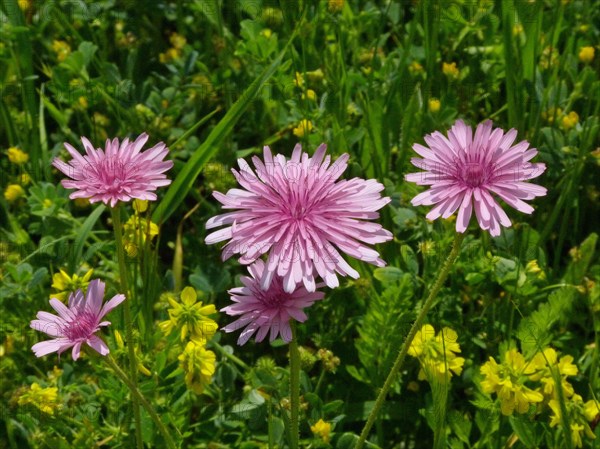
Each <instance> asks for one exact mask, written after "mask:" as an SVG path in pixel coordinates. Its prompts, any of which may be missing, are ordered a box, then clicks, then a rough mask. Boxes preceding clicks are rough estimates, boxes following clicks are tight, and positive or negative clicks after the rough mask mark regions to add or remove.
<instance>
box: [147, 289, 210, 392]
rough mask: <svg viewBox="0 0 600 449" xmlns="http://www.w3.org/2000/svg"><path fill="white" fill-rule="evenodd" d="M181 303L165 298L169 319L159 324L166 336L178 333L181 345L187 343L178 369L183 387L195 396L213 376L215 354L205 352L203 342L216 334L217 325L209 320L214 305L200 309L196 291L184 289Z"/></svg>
mask: <svg viewBox="0 0 600 449" xmlns="http://www.w3.org/2000/svg"><path fill="white" fill-rule="evenodd" d="M180 297H181V302H177V301H175V299H173V298H171V297H167V300H168V302H169V304H170V305H171V308H170V309H169V310H168V313H169V319H168V320H166V321H163V322H162V323H160V324H159V326H160V328H161V330H162V331H163V332H164V333H165V335H169V334H170V333H171V331H173V329H175V328H177V329H180V335H181V341H183V340H185V339H186V338H187V337H188V336H189V338H190V341H188V343H187V344H186V346H185V349H184V350H183V352H182V353H181V354H180V355H179V358H178V359H179V366H180V368H181V369H182V370H183V371H184V373H185V377H184V379H185V384H186V385H187V387H188V388H189V389H190V390H192V391H193V392H194V393H196V394H201V393H202V392H203V391H204V388H205V387H206V385H208V384H209V383H210V382H211V380H212V376H213V374H214V373H215V363H216V356H215V353H214V352H212V351H210V350H208V349H206V342H207V341H208V340H209V339H210V338H211V337H212V336H213V335H214V334H215V332H216V331H217V328H218V325H217V323H216V322H215V321H214V320H213V319H212V318H210V317H209V315H213V314H215V313H217V310H216V308H215V306H214V304H209V305H205V306H203V305H202V301H197V299H198V296H197V294H196V290H195V289H193V288H192V287H186V288H184V289H183V291H182V292H181V295H180Z"/></svg>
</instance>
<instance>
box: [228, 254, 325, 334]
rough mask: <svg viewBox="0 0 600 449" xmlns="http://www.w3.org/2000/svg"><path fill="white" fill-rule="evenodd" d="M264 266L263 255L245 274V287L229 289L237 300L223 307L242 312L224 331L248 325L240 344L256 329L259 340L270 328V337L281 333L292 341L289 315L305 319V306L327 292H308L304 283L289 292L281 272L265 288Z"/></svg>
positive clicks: (233, 311)
mask: <svg viewBox="0 0 600 449" xmlns="http://www.w3.org/2000/svg"><path fill="white" fill-rule="evenodd" d="M264 270H265V263H264V262H263V261H262V260H261V259H259V260H257V261H256V262H255V263H254V264H252V265H250V266H249V267H248V271H249V272H250V276H251V277H248V276H243V277H242V284H244V287H237V288H233V289H231V290H229V292H228V293H229V294H230V295H231V299H232V301H233V302H235V304H232V305H230V306H227V307H224V308H223V309H221V311H222V312H226V313H227V314H228V315H233V316H235V315H241V317H240V318H239V319H238V320H237V321H234V322H233V323H231V324H229V325H228V326H225V327H224V328H223V330H224V331H225V332H233V331H236V330H239V329H241V328H243V327H245V329H244V330H243V331H242V333H241V335H240V337H239V338H238V344H239V345H243V344H245V343H246V342H247V341H248V340H249V339H250V337H252V335H253V334H254V333H255V332H256V341H257V342H259V341H262V340H263V339H264V338H265V337H266V335H267V333H269V332H270V337H269V340H270V341H273V340H275V338H277V336H278V335H281V338H282V339H283V340H284V341H286V342H288V343H289V342H290V341H291V340H292V329H291V328H290V319H294V320H296V321H299V322H301V323H303V322H304V321H306V319H307V316H306V314H305V313H304V311H303V309H304V308H306V307H310V306H311V305H312V304H313V303H314V302H315V301H318V300H319V299H323V297H324V296H325V295H324V293H323V292H319V291H315V292H309V291H308V290H306V289H305V288H304V287H303V286H299V287H298V288H296V289H295V290H294V291H293V292H292V293H287V292H286V291H285V290H284V289H283V279H282V278H281V277H280V276H275V278H274V279H273V281H272V282H271V284H270V285H269V287H268V288H267V289H266V290H263V289H262V288H261V285H260V279H261V277H262V275H263V272H264ZM321 286H322V284H318V285H317V286H316V287H321Z"/></svg>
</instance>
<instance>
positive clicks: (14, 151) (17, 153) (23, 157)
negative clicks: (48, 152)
mask: <svg viewBox="0 0 600 449" xmlns="http://www.w3.org/2000/svg"><path fill="white" fill-rule="evenodd" d="M6 153H7V155H8V160H9V161H10V162H12V163H13V164H17V165H21V164H24V163H25V162H27V161H28V160H29V155H28V154H27V153H25V152H24V151H23V150H21V149H19V148H17V147H10V148H9V149H8V151H7V152H6Z"/></svg>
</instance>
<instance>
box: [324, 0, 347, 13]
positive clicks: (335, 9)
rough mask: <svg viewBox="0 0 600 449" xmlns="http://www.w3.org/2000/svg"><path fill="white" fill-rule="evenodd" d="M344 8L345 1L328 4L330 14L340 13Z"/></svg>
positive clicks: (339, 0) (331, 0)
mask: <svg viewBox="0 0 600 449" xmlns="http://www.w3.org/2000/svg"><path fill="white" fill-rule="evenodd" d="M343 8H344V0H329V1H328V2H327V9H329V11H330V12H339V11H341V10H342V9H343Z"/></svg>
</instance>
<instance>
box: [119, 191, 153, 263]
mask: <svg viewBox="0 0 600 449" xmlns="http://www.w3.org/2000/svg"><path fill="white" fill-rule="evenodd" d="M136 201H138V200H136ZM144 207H145V208H148V205H147V204H146V205H144V203H143V202H141V201H140V202H138V203H135V202H134V204H133V208H134V209H135V210H136V213H135V214H134V215H132V216H131V217H129V219H128V220H127V222H126V223H125V224H124V225H123V247H124V248H125V250H126V251H127V255H128V256H129V257H135V256H136V255H137V252H138V247H139V246H143V245H144V244H145V243H146V239H147V238H149V239H150V240H152V239H153V238H154V237H155V236H157V235H158V226H157V225H156V223H153V222H151V221H150V219H149V218H145V217H141V216H140V215H138V213H139V212H141V209H144ZM138 209H140V210H138ZM144 210H145V209H144Z"/></svg>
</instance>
